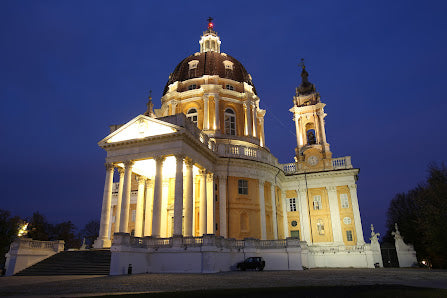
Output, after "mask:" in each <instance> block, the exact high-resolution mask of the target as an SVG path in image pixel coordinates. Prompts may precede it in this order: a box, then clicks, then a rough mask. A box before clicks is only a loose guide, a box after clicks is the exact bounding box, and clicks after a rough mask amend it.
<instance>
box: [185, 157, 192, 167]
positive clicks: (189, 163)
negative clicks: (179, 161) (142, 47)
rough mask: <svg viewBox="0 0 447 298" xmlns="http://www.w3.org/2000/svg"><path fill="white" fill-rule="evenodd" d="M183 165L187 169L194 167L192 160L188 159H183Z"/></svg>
mask: <svg viewBox="0 0 447 298" xmlns="http://www.w3.org/2000/svg"><path fill="white" fill-rule="evenodd" d="M185 164H186V166H187V167H192V166H193V165H194V160H192V159H191V158H190V157H185Z"/></svg>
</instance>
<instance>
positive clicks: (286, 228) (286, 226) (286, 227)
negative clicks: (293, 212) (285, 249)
mask: <svg viewBox="0 0 447 298" xmlns="http://www.w3.org/2000/svg"><path fill="white" fill-rule="evenodd" d="M281 202H282V219H283V226H284V238H287V237H289V222H288V220H287V206H286V192H285V191H282V192H281ZM300 221H301V219H300Z"/></svg>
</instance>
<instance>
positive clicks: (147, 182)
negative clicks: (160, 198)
mask: <svg viewBox="0 0 447 298" xmlns="http://www.w3.org/2000/svg"><path fill="white" fill-rule="evenodd" d="M146 187H149V188H151V187H154V180H153V179H146Z"/></svg>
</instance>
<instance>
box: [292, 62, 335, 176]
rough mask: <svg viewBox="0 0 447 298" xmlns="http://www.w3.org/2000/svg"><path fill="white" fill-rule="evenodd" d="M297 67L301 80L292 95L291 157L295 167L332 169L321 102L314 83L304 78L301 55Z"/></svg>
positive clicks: (305, 76) (304, 70)
mask: <svg viewBox="0 0 447 298" xmlns="http://www.w3.org/2000/svg"><path fill="white" fill-rule="evenodd" d="M299 65H300V67H301V69H302V70H301V84H300V85H299V86H298V88H296V94H295V96H294V97H293V103H294V105H293V108H291V109H290V112H292V113H293V120H294V121H295V129H296V142H297V147H296V148H295V161H296V163H297V169H299V170H308V171H312V170H325V169H327V170H330V169H332V168H333V167H332V161H331V158H332V153H331V151H330V150H329V144H328V143H327V141H326V131H325V127H324V117H326V114H325V113H324V106H325V105H326V104H324V103H322V102H321V100H320V94H319V93H318V92H317V91H316V89H315V85H314V84H312V83H310V82H309V80H308V77H309V73H308V72H307V71H306V67H305V65H304V59H301V63H300V64H299Z"/></svg>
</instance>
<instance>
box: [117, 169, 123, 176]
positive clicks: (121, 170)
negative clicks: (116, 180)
mask: <svg viewBox="0 0 447 298" xmlns="http://www.w3.org/2000/svg"><path fill="white" fill-rule="evenodd" d="M117 169H118V173H119V174H120V176H124V169H123V168H117Z"/></svg>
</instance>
